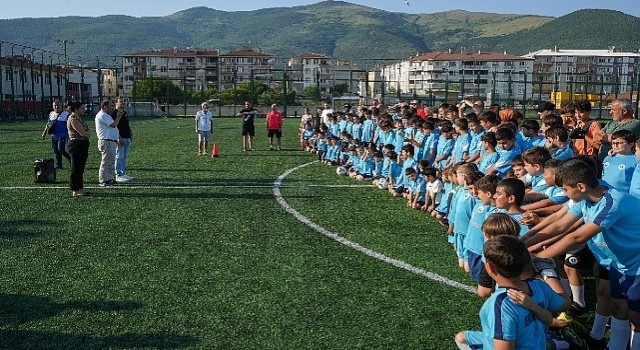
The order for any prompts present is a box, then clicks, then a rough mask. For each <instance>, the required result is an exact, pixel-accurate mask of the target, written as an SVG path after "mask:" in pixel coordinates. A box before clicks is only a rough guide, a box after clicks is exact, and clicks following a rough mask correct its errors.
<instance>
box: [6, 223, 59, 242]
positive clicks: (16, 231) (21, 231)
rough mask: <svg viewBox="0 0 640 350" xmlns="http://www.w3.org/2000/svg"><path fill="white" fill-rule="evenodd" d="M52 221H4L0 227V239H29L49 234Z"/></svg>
mask: <svg viewBox="0 0 640 350" xmlns="http://www.w3.org/2000/svg"><path fill="white" fill-rule="evenodd" d="M56 225H57V223H56V222H55V221H52V220H6V221H3V222H2V225H0V239H31V238H35V237H38V236H42V235H45V234H47V233H50V232H51V228H52V227H56Z"/></svg>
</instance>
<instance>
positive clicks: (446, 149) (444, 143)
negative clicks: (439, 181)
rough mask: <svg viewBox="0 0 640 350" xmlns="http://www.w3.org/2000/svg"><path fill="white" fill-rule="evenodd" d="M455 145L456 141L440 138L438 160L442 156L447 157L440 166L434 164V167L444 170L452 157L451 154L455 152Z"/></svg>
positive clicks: (439, 163)
mask: <svg viewBox="0 0 640 350" xmlns="http://www.w3.org/2000/svg"><path fill="white" fill-rule="evenodd" d="M454 143H455V140H454V139H448V140H447V139H445V138H444V137H442V136H441V137H440V140H438V147H437V148H436V158H437V157H440V156H445V158H444V159H442V160H441V161H440V162H438V164H434V167H436V168H439V169H442V168H443V167H444V166H445V164H447V160H449V157H450V156H451V152H453V145H454Z"/></svg>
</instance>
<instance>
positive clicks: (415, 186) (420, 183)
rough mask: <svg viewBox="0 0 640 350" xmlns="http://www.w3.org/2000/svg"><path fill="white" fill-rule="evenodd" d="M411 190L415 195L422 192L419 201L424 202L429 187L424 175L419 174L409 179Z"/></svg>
mask: <svg viewBox="0 0 640 350" xmlns="http://www.w3.org/2000/svg"><path fill="white" fill-rule="evenodd" d="M407 181H408V182H409V190H410V191H411V193H412V194H413V195H417V194H418V193H420V197H419V198H418V201H419V202H424V197H425V192H426V189H427V183H426V182H425V181H424V179H423V178H422V176H420V175H418V176H417V177H416V179H415V180H409V179H407Z"/></svg>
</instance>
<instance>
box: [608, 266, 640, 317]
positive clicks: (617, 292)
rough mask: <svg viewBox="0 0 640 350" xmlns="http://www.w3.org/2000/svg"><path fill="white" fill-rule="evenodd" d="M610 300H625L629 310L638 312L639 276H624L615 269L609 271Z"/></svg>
mask: <svg viewBox="0 0 640 350" xmlns="http://www.w3.org/2000/svg"><path fill="white" fill-rule="evenodd" d="M609 284H610V285H611V298H613V299H626V300H627V303H628V304H629V310H631V311H635V312H640V276H636V275H625V274H623V273H621V272H620V271H618V270H617V269H615V268H613V267H612V268H610V269H609Z"/></svg>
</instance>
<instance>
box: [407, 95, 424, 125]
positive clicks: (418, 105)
mask: <svg viewBox="0 0 640 350" xmlns="http://www.w3.org/2000/svg"><path fill="white" fill-rule="evenodd" d="M409 107H411V109H412V110H413V111H414V113H415V114H417V115H418V116H419V117H420V118H421V119H422V120H425V119H427V115H426V113H425V112H424V108H423V107H422V102H421V101H420V100H418V99H414V100H413V101H411V103H409Z"/></svg>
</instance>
